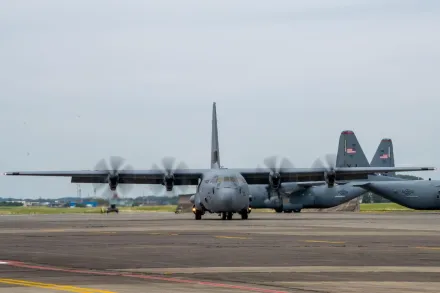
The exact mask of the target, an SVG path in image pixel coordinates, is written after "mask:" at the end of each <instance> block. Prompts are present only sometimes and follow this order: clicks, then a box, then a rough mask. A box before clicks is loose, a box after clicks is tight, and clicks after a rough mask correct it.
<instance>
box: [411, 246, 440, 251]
mask: <svg viewBox="0 0 440 293" xmlns="http://www.w3.org/2000/svg"><path fill="white" fill-rule="evenodd" d="M414 248H418V249H426V250H440V247H432V246H431V247H430V246H416V247H414Z"/></svg>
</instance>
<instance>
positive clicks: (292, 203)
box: [249, 130, 404, 213]
mask: <svg viewBox="0 0 440 293" xmlns="http://www.w3.org/2000/svg"><path fill="white" fill-rule="evenodd" d="M329 159H331V158H329ZM317 163H318V165H319V164H321V163H320V162H317ZM330 163H331V162H330ZM315 165H316V164H315ZM335 165H336V166H337V167H352V166H355V167H369V166H372V167H394V151H393V143H392V140H391V139H389V138H384V139H382V140H381V142H380V144H379V146H378V148H377V150H376V153H375V154H374V156H373V158H372V160H371V163H368V160H367V158H366V156H365V154H364V152H363V150H362V147H361V145H360V144H359V142H358V140H357V138H356V135H355V134H354V132H353V131H351V130H345V131H342V132H341V135H340V137H339V146H338V153H337V157H336V163H335ZM365 180H367V181H384V180H385V181H401V180H404V179H401V178H398V177H394V173H388V174H370V175H368V178H367V179H365ZM337 183H338V184H337V185H335V186H334V187H333V188H329V187H328V186H326V185H320V186H307V185H306V184H302V185H301V184H297V183H286V184H284V187H283V189H281V190H280V193H279V196H277V194H274V193H273V192H271V190H270V186H269V185H250V186H249V188H250V191H251V194H252V203H251V206H252V208H253V209H259V208H273V209H274V210H275V211H276V212H277V213H281V212H283V211H284V212H285V213H290V212H292V211H293V212H300V211H301V209H303V208H313V209H316V208H330V207H335V206H338V205H340V204H343V203H346V202H348V201H350V200H352V199H354V198H357V197H359V196H361V195H363V194H364V193H366V192H367V191H366V190H365V189H363V188H361V187H358V186H357V185H358V184H359V181H358V180H356V181H351V182H342V181H341V182H337ZM315 184H316V185H318V183H315Z"/></svg>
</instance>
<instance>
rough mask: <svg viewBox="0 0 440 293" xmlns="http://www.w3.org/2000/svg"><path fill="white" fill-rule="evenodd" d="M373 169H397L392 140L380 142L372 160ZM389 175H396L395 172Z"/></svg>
mask: <svg viewBox="0 0 440 293" xmlns="http://www.w3.org/2000/svg"><path fill="white" fill-rule="evenodd" d="M371 166H373V167H395V165H394V151H393V141H392V140H391V138H383V139H382V141H381V142H380V144H379V146H378V148H377V150H376V153H375V154H374V157H373V159H372V160H371ZM387 174H388V175H392V176H393V175H395V173H394V172H390V173H387Z"/></svg>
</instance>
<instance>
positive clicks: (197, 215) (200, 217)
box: [194, 211, 202, 220]
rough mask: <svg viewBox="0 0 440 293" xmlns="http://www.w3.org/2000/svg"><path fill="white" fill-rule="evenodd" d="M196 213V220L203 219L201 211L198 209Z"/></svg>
mask: <svg viewBox="0 0 440 293" xmlns="http://www.w3.org/2000/svg"><path fill="white" fill-rule="evenodd" d="M194 215H195V219H196V220H201V219H202V213H201V212H199V211H196V212H195V213H194Z"/></svg>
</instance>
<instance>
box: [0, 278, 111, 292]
mask: <svg viewBox="0 0 440 293" xmlns="http://www.w3.org/2000/svg"><path fill="white" fill-rule="evenodd" d="M0 283H3V284H9V285H18V286H25V287H34V288H42V289H50V290H58V291H65V292H76V293H116V292H113V291H107V290H101V289H93V288H81V287H74V286H67V285H56V284H49V283H40V282H31V281H25V280H16V279H1V278H0Z"/></svg>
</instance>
